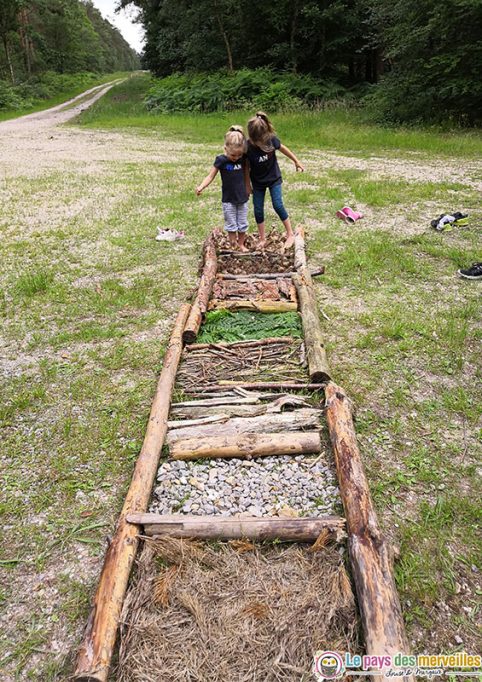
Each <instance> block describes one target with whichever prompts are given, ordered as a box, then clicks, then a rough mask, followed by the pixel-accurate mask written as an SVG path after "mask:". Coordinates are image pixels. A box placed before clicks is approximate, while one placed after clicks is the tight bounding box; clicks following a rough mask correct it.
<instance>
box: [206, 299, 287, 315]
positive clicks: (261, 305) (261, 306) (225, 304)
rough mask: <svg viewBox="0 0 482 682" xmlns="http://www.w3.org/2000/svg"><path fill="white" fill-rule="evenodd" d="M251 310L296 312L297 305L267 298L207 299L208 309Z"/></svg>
mask: <svg viewBox="0 0 482 682" xmlns="http://www.w3.org/2000/svg"><path fill="white" fill-rule="evenodd" d="M220 309H224V310H253V311H255V312H258V313H289V312H296V311H297V310H298V305H297V303H295V302H294V301H269V300H264V301H263V300H261V299H259V300H258V299H256V300H245V301H242V300H232V301H220V300H219V299H216V298H213V299H212V300H211V301H209V305H208V310H220Z"/></svg>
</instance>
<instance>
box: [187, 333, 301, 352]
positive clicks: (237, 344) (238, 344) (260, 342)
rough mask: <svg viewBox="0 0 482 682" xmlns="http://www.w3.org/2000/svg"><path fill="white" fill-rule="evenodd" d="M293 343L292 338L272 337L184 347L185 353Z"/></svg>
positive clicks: (195, 344)
mask: <svg viewBox="0 0 482 682" xmlns="http://www.w3.org/2000/svg"><path fill="white" fill-rule="evenodd" d="M294 342H295V339H293V337H292V336H277V337H275V336H273V337H270V338H267V339H256V340H253V341H231V342H229V341H218V342H217V343H192V344H191V345H190V346H186V349H185V350H186V351H188V352H189V351H193V350H205V349H206V348H221V349H224V348H233V349H234V350H235V349H236V348H256V347H258V346H270V345H271V344H286V345H288V346H289V345H291V344H292V343H294Z"/></svg>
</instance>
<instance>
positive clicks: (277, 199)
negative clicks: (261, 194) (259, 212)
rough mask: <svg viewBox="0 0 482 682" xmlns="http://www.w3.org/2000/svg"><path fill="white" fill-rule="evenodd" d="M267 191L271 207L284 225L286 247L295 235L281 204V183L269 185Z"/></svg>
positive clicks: (290, 244) (291, 243) (286, 212)
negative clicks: (269, 195)
mask: <svg viewBox="0 0 482 682" xmlns="http://www.w3.org/2000/svg"><path fill="white" fill-rule="evenodd" d="M269 193H270V194H271V202H272V204H273V208H274V210H275V211H276V213H277V214H278V216H279V218H280V220H281V222H282V223H283V225H284V227H285V230H286V241H285V249H288V248H289V247H290V246H292V245H293V243H294V241H295V237H294V234H293V228H292V227H291V220H290V218H289V215H288V211H287V210H286V208H285V207H284V204H283V192H282V188H281V183H279V184H277V185H273V187H270V188H269Z"/></svg>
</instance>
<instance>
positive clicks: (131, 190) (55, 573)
mask: <svg viewBox="0 0 482 682" xmlns="http://www.w3.org/2000/svg"><path fill="white" fill-rule="evenodd" d="M147 85H148V82H147V78H146V77H145V76H142V77H139V78H138V79H133V80H131V81H128V82H127V83H125V84H122V85H121V86H119V87H116V88H114V89H113V90H112V91H111V92H110V93H109V94H108V95H107V96H106V97H105V98H104V99H102V100H101V101H99V102H98V103H97V104H96V105H94V107H93V108H92V109H91V110H89V111H88V112H85V113H84V114H83V115H82V117H81V119H80V121H78V122H77V123H76V124H75V125H74V126H70V127H69V128H68V129H67V132H62V131H60V130H59V131H57V132H56V133H55V134H56V135H65V136H66V137H65V140H66V142H65V144H67V141H69V144H70V143H71V141H72V136H74V137H75V136H76V135H81V136H82V137H81V140H82V144H83V145H84V146H85V150H86V151H84V152H82V153H83V154H84V155H85V158H84V157H82V158H77V156H76V155H74V154H72V157H71V159H67V160H66V161H65V164H64V165H63V166H61V165H57V166H55V165H48V164H46V165H45V167H42V168H41V170H40V171H39V172H37V173H35V174H33V175H31V174H30V171H28V170H26V171H25V172H14V171H13V170H12V171H11V172H10V173H6V174H5V175H4V177H2V178H0V187H1V196H2V214H1V217H0V229H1V230H2V240H1V243H0V257H1V259H2V263H3V268H2V274H1V275H0V285H1V291H2V296H1V297H0V313H1V315H2V326H3V331H2V335H3V339H2V340H3V345H4V348H5V353H4V355H5V358H4V362H3V365H2V367H3V371H2V374H1V377H0V382H1V389H0V390H1V395H2V403H1V406H0V428H1V433H2V468H3V480H4V485H3V498H2V501H1V507H0V510H1V512H2V529H3V531H4V534H5V541H4V542H3V543H2V547H3V549H2V556H1V557H0V558H1V564H0V567H1V572H2V577H1V592H0V596H1V599H2V602H3V606H4V608H5V609H6V613H8V614H9V616H8V620H5V621H4V626H5V627H4V628H3V629H4V634H3V635H2V636H1V637H2V639H1V640H0V647H1V648H0V661H1V664H0V668H1V667H3V669H4V671H5V676H6V677H5V679H31V680H36V679H42V681H44V682H47V681H49V680H57V679H65V677H66V675H67V673H68V671H69V669H70V668H69V666H70V665H71V657H72V652H75V647H76V646H77V645H78V642H79V639H80V633H81V630H82V627H83V625H84V621H85V619H86V617H87V615H88V610H89V609H88V605H89V599H90V598H91V596H92V594H93V590H94V588H95V584H96V579H97V577H98V571H99V569H100V565H101V559H102V556H103V553H104V550H105V536H106V535H108V534H110V533H111V531H112V528H113V524H114V523H115V519H116V517H117V514H118V512H119V510H120V508H121V505H122V500H123V498H124V495H125V492H126V490H127V486H128V483H129V479H130V474H131V471H132V466H133V463H134V461H135V459H136V456H137V454H138V452H139V448H140V444H141V442H142V437H143V433H144V429H145V424H146V420H147V417H148V414H149V409H150V402H151V399H152V394H153V389H154V386H155V382H156V377H157V374H158V372H159V369H160V367H161V362H162V352H163V349H164V345H165V343H166V341H167V339H168V335H169V329H170V325H171V324H172V321H173V319H174V316H175V314H176V311H177V309H178V307H179V305H180V303H181V302H183V301H184V300H185V299H186V296H188V295H189V293H190V292H191V290H192V287H193V286H194V285H195V282H196V269H197V264H198V258H199V253H200V246H201V244H202V241H203V239H204V238H205V236H206V234H207V233H208V231H209V230H210V229H211V228H212V227H214V226H217V225H220V224H221V211H220V191H219V186H218V185H216V184H214V183H213V185H212V186H211V187H210V188H209V189H208V190H206V192H205V193H204V194H203V195H202V197H196V195H195V191H194V189H195V187H196V185H197V184H198V183H199V181H200V180H201V179H202V178H203V177H204V175H205V174H206V173H207V171H208V169H209V168H210V166H211V164H212V161H213V159H214V156H215V155H216V154H218V153H220V152H221V150H222V139H223V134H224V132H225V129H226V127H227V125H228V124H230V123H232V122H239V123H245V122H246V120H247V118H248V115H249V112H236V113H235V114H219V115H209V116H203V115H182V116H181V115H178V116H167V115H160V116H156V115H152V114H147V113H145V112H143V109H142V98H143V95H144V92H145V90H146V87H147ZM360 117H361V114H357V113H351V112H338V111H330V112H321V113H319V114H314V113H313V114H312V113H310V114H284V115H280V116H274V122H275V125H276V127H277V129H278V130H279V134H280V137H281V138H282V140H283V142H284V143H285V144H287V145H288V146H289V147H291V148H292V149H293V150H294V151H296V153H297V155H298V156H299V158H300V159H301V160H302V162H303V163H304V164H305V166H306V172H305V173H304V174H296V173H295V172H294V169H293V168H292V166H291V164H289V163H288V162H287V160H285V159H282V161H281V165H282V171H283V176H284V183H285V184H284V196H285V202H286V206H287V208H288V210H289V211H290V214H291V215H292V218H293V222H294V223H295V224H297V223H303V224H304V225H305V228H306V231H307V235H308V236H307V244H308V252H309V258H310V262H311V264H312V265H313V266H315V265H319V264H324V265H325V266H326V274H325V275H324V277H323V278H322V279H321V280H320V279H318V280H317V284H316V286H317V294H318V298H319V304H320V307H321V309H322V310H323V312H324V314H325V316H326V317H327V318H328V319H326V317H324V318H323V320H324V321H323V327H324V333H325V337H326V344H327V350H328V354H329V358H330V364H331V366H332V368H333V371H334V376H335V379H336V380H337V381H338V383H340V384H341V385H343V386H344V388H345V389H346V391H347V392H348V393H349V395H350V396H351V397H352V398H353V399H354V402H355V405H356V412H357V422H356V425H357V432H358V436H359V442H360V446H361V450H362V454H363V458H364V462H365V465H366V470H367V474H368V477H369V481H370V485H371V489H372V493H373V496H374V500H375V503H376V506H377V509H378V512H379V515H380V519H381V522H382V524H383V527H384V530H385V532H386V533H387V535H388V536H389V538H390V540H391V541H392V542H393V544H394V545H397V546H398V547H399V548H400V558H399V559H398V560H397V562H396V564H395V572H396V579H397V584H398V588H399V592H400V596H401V600H402V606H403V610H404V613H405V617H406V621H407V627H408V634H409V638H410V641H411V645H412V648H413V650H414V651H415V652H416V653H423V652H428V650H430V651H431V652H432V653H447V652H449V651H454V650H462V649H464V650H467V651H468V652H469V653H477V652H476V651H475V649H476V647H477V644H478V642H480V640H478V639H477V638H478V634H477V618H478V609H479V607H478V605H477V604H478V601H479V597H480V593H481V588H480V571H481V570H482V566H481V564H480V557H481V555H482V553H481V543H480V528H479V525H478V524H479V523H480V504H479V500H480V485H479V483H480V478H478V477H477V467H478V466H480V435H481V434H480V430H479V428H480V404H481V401H480V338H481V334H480V329H481V327H480V287H481V284H480V282H470V281H464V280H461V279H459V278H458V277H457V276H456V270H457V268H459V267H463V266H467V265H470V263H472V262H473V261H476V260H482V248H481V241H480V230H481V226H482V210H481V207H480V182H481V180H482V167H481V166H480V163H478V162H477V157H480V152H481V151H482V137H481V135H480V133H479V132H442V131H431V130H426V129H424V130H417V129H411V130H400V129H383V128H380V127H377V126H370V125H369V124H367V123H366V122H362V120H361V118H360ZM89 145H94V146H92V147H90V146H89ZM95 145H97V146H95ZM48 158H49V159H51V157H48ZM52 163H53V162H51V161H49V164H52ZM59 163H60V162H59ZM345 204H349V205H352V206H353V208H359V209H361V210H362V211H363V212H364V214H365V217H364V218H363V220H361V221H359V222H357V223H356V224H355V225H353V226H347V225H345V224H344V223H342V222H340V221H339V220H337V219H336V218H335V216H334V213H335V211H336V210H337V208H339V207H341V206H343V205H345ZM450 210H452V211H454V210H461V211H464V212H468V213H469V214H470V221H469V225H468V226H467V227H464V228H454V229H453V230H452V231H450V232H443V233H437V232H435V231H434V230H432V229H430V227H429V225H430V219H431V218H433V217H436V216H437V215H438V214H439V213H442V212H445V211H450ZM271 224H273V225H276V226H277V227H278V229H279V227H280V226H279V225H278V224H277V220H276V216H275V215H274V214H273V212H272V210H271V208H269V210H268V225H271ZM157 225H162V227H164V228H175V229H184V230H186V232H187V238H186V239H185V240H184V241H180V242H176V243H174V244H170V243H158V242H156V241H155V239H154V237H155V234H156V230H155V228H156V226H157ZM251 229H253V227H251ZM21 594H27V595H28V598H23V597H21V596H20V595H21ZM459 640H461V642H460V641H459ZM53 642H54V644H53ZM39 671H40V672H39ZM8 675H10V677H8ZM39 675H40V676H39ZM2 679H3V678H2Z"/></svg>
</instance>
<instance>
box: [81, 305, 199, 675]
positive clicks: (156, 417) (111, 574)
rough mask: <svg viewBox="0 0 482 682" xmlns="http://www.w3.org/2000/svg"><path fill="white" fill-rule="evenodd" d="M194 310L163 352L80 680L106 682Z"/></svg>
mask: <svg viewBox="0 0 482 682" xmlns="http://www.w3.org/2000/svg"><path fill="white" fill-rule="evenodd" d="M189 311H190V306H189V305H188V304H184V305H183V306H181V309H180V311H179V313H178V316H177V318H176V322H175V324H174V328H173V331H172V334H171V338H170V340H169V345H168V347H167V350H166V353H165V355H164V360H163V367H162V371H161V375H160V377H159V381H158V384H157V389H156V393H155V396H154V400H153V403H152V407H151V412H150V416H149V421H148V424H147V429H146V434H145V437H144V442H143V444H142V448H141V451H140V453H139V457H138V458H137V462H136V465H135V468H134V473H133V475H132V480H131V483H130V486H129V490H128V492H127V496H126V498H125V502H124V506H123V507H122V511H121V514H120V517H119V520H118V522H117V527H116V530H115V532H114V535H113V538H112V540H111V543H110V545H109V549H108V550H107V553H106V556H105V559H104V565H103V567H102V572H101V575H100V579H99V583H98V586H97V591H96V593H95V597H94V604H93V608H92V612H91V614H90V618H89V621H88V623H87V627H86V631H85V633H84V637H83V641H82V644H81V647H80V651H79V655H78V658H77V665H76V668H75V673H74V678H75V679H77V680H79V679H80V680H84V681H87V680H88V681H96V682H106V680H107V676H108V672H109V666H110V662H111V658H112V652H113V649H114V644H115V639H116V634H117V627H118V624H119V619H120V615H121V610H122V602H123V600H124V595H125V592H126V588H127V582H128V579H129V574H130V571H131V567H132V563H133V561H134V557H135V555H136V551H137V545H138V534H139V529H138V528H137V527H136V526H133V525H132V524H129V523H127V521H126V516H127V515H128V514H131V513H133V512H145V511H146V509H147V505H148V503H149V499H150V495H151V490H152V485H153V482H154V479H155V477H156V472H157V468H158V465H159V458H160V454H161V449H162V446H163V443H164V438H165V435H166V432H167V417H168V414H169V405H170V402H171V393H172V389H173V387H174V382H175V377H176V371H177V367H178V364H179V360H180V357H181V352H182V331H183V329H184V325H185V323H186V320H187V317H188V315H189Z"/></svg>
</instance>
